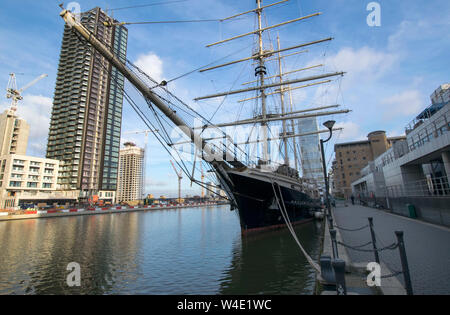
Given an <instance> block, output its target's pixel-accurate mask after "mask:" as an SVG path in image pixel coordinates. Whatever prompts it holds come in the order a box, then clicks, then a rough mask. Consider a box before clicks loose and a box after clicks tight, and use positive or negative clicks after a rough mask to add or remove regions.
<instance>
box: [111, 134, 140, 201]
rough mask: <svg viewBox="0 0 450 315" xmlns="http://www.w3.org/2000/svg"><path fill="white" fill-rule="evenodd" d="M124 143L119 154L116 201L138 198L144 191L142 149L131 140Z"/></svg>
mask: <svg viewBox="0 0 450 315" xmlns="http://www.w3.org/2000/svg"><path fill="white" fill-rule="evenodd" d="M124 145H125V148H123V149H121V150H120V155H119V178H118V179H119V184H118V188H117V202H127V201H136V200H140V199H142V198H143V191H144V187H143V181H142V178H143V177H144V149H141V148H139V147H137V146H136V145H135V144H134V143H131V142H127V143H125V144H124Z"/></svg>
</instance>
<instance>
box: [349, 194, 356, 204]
mask: <svg viewBox="0 0 450 315" xmlns="http://www.w3.org/2000/svg"><path fill="white" fill-rule="evenodd" d="M350 199H351V200H352V205H354V204H355V196H353V194H352V196H351V197H350Z"/></svg>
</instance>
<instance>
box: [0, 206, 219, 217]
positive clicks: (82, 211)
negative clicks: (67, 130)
mask: <svg viewBox="0 0 450 315" xmlns="http://www.w3.org/2000/svg"><path fill="white" fill-rule="evenodd" d="M223 204H225V203H213V202H207V203H196V204H182V205H177V206H171V205H164V206H156V205H151V206H136V207H128V206H127V207H120V206H117V207H110V208H98V207H96V208H77V209H75V208H73V209H60V210H42V211H39V210H38V211H31V212H30V213H29V214H12V215H7V213H5V212H3V213H0V221H11V220H27V219H41V218H54V217H67V216H79V215H96V214H110V213H124V212H135V211H149V210H166V209H167V210H169V209H180V208H194V207H204V206H217V205H223Z"/></svg>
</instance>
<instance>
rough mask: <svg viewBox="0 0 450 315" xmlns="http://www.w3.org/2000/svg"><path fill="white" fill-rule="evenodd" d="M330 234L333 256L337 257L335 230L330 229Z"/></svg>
mask: <svg viewBox="0 0 450 315" xmlns="http://www.w3.org/2000/svg"><path fill="white" fill-rule="evenodd" d="M330 236H331V247H332V249H333V258H335V259H336V258H338V257H339V254H338V249H337V241H336V230H335V229H331V230H330Z"/></svg>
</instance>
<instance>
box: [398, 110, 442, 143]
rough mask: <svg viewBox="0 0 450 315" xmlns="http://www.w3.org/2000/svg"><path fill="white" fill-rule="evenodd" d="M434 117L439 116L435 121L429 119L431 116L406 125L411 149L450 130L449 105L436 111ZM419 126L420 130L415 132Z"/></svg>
mask: <svg viewBox="0 0 450 315" xmlns="http://www.w3.org/2000/svg"><path fill="white" fill-rule="evenodd" d="M447 104H448V103H447ZM446 108H447V110H446ZM441 111H442V112H441ZM434 117H437V118H436V119H434V120H433V121H429V118H428V119H420V120H419V121H418V122H415V123H414V124H413V123H412V124H413V125H411V126H408V127H406V134H407V141H408V148H409V151H414V150H415V149H417V148H419V147H421V146H423V145H424V144H425V143H427V142H430V141H431V140H433V139H434V138H439V137H440V136H442V135H443V134H445V133H447V132H449V131H450V110H449V109H448V107H447V105H446V106H445V107H443V108H441V109H440V110H439V111H438V112H436V113H435V114H434V115H433V118H434ZM430 118H431V117H430ZM422 126H423V127H422ZM419 128H420V130H419V131H418V132H414V131H415V130H416V129H419Z"/></svg>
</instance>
